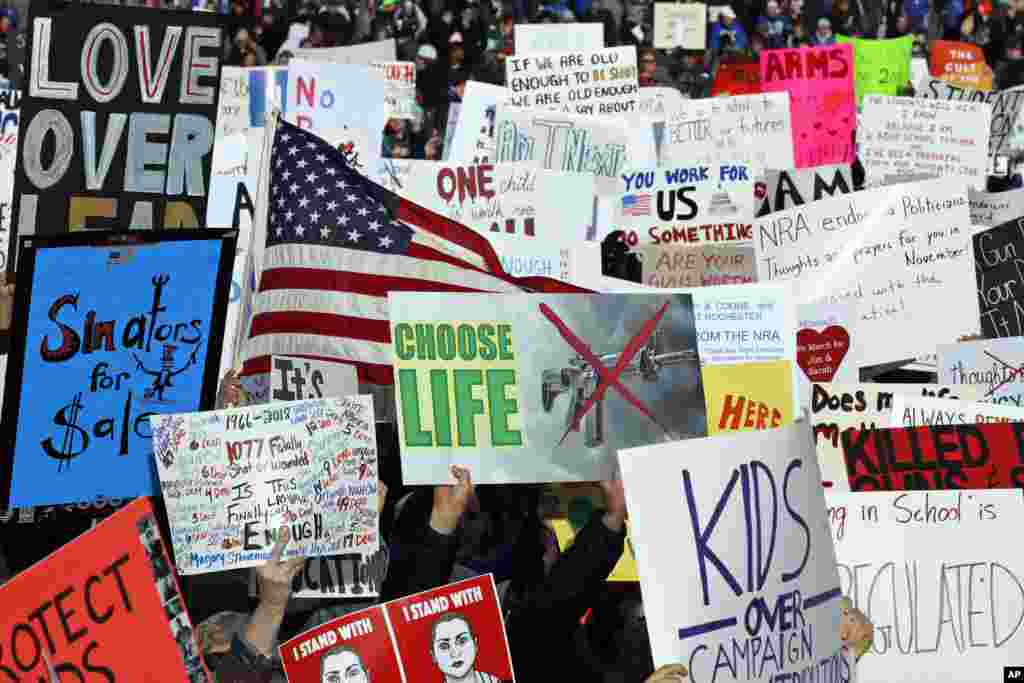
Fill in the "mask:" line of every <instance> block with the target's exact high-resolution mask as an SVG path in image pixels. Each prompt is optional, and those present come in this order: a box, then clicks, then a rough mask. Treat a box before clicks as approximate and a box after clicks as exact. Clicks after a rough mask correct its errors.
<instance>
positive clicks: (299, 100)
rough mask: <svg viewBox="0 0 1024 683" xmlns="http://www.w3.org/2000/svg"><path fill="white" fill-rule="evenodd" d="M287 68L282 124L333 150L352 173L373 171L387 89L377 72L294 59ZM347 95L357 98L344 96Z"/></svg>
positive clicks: (384, 118) (385, 116) (384, 120)
mask: <svg viewBox="0 0 1024 683" xmlns="http://www.w3.org/2000/svg"><path fill="white" fill-rule="evenodd" d="M318 49H333V48H318ZM288 70H289V78H288V100H289V104H290V106H289V113H288V115H287V116H286V120H287V121H288V122H289V123H294V124H295V125H297V126H299V127H300V128H305V129H307V130H311V131H312V132H314V133H316V135H317V136H319V137H321V138H323V139H324V140H326V141H327V142H329V143H330V144H331V145H332V146H334V147H337V148H338V150H340V151H341V152H342V153H343V154H344V155H345V161H346V162H347V163H348V164H349V165H350V166H351V167H352V168H354V169H355V170H356V171H358V172H360V173H362V174H364V175H368V174H369V173H370V172H371V170H370V169H375V168H377V160H378V159H379V158H380V150H381V145H382V144H383V142H384V124H385V123H387V119H388V104H387V102H386V94H387V88H386V86H385V83H384V79H382V78H381V77H380V74H379V73H378V72H377V70H376V69H374V68H373V67H370V66H362V65H359V64H333V63H332V64H323V63H316V62H301V61H294V60H293V61H292V62H290V64H289V66H288ZM350 92H358V93H359V97H346V96H345V93H350Z"/></svg>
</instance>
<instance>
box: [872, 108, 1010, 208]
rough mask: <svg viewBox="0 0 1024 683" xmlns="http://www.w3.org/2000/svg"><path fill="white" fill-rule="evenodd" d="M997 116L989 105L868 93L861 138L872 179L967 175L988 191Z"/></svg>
mask: <svg viewBox="0 0 1024 683" xmlns="http://www.w3.org/2000/svg"><path fill="white" fill-rule="evenodd" d="M991 117H992V105H991V104H988V103H986V102H965V101H948V100H939V99H923V98H921V97H887V96H883V95H868V96H867V97H865V98H864V112H863V115H862V116H861V118H860V128H859V129H858V138H857V139H858V141H859V143H860V159H861V163H863V165H864V172H865V173H866V174H867V181H868V182H869V183H870V184H892V183H895V182H901V181H903V179H905V178H909V177H919V178H920V177H922V176H931V177H943V176H961V177H964V178H966V179H967V180H968V182H969V183H970V185H971V186H972V187H974V188H976V189H984V188H985V185H986V182H987V178H988V134H989V129H990V124H991ZM936 150H942V154H936V153H935V151H936Z"/></svg>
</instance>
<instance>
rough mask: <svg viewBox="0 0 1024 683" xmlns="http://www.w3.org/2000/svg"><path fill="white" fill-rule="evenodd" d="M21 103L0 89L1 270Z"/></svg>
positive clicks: (15, 94) (17, 95)
mask: <svg viewBox="0 0 1024 683" xmlns="http://www.w3.org/2000/svg"><path fill="white" fill-rule="evenodd" d="M20 103H21V93H19V92H18V91H17V90H0V270H3V269H6V268H7V254H8V252H9V251H10V236H11V202H12V201H13V199H14V166H15V160H16V159H17V156H18V116H19V106H20ZM0 386H2V384H0ZM0 395H2V393H0Z"/></svg>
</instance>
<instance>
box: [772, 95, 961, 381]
mask: <svg viewBox="0 0 1024 683" xmlns="http://www.w3.org/2000/svg"><path fill="white" fill-rule="evenodd" d="M868 97H869V98H870V97H876V96H875V95H869V96H868ZM965 195H966V192H965V187H964V185H963V184H962V181H959V179H956V178H947V179H939V180H929V181H924V182H920V183H911V184H906V185H900V186H898V187H885V188H877V189H873V190H865V191H863V192H857V193H854V194H851V195H847V196H843V197H835V198H831V199H823V200H821V201H817V202H814V203H811V204H806V205H804V206H800V207H797V208H794V209H789V210H788V211H782V212H779V213H775V214H771V215H770V216H765V217H763V218H760V219H758V222H757V223H756V227H755V238H756V240H757V248H758V263H757V268H758V282H762V283H767V282H778V281H790V282H794V283H799V287H798V288H794V292H793V293H794V296H795V297H796V299H797V303H798V304H800V303H839V302H843V301H855V302H856V304H857V315H858V321H857V334H858V337H859V339H860V348H861V349H862V350H863V354H862V356H861V358H860V361H861V364H862V365H876V364H881V363H885V362H891V361H896V360H903V359H906V358H917V357H918V356H923V355H925V354H929V353H933V352H934V350H935V343H936V341H937V340H944V339H950V340H952V339H958V338H960V337H961V336H964V335H971V334H976V333H977V330H978V327H979V324H978V318H977V315H978V314H977V310H978V301H977V296H976V295H975V294H974V292H972V291H971V288H972V287H973V285H974V279H975V278H974V258H973V257H974V254H973V248H972V245H971V240H970V234H969V233H970V228H969V226H970V216H969V211H968V205H967V197H966V196H965ZM851 234H856V236H857V239H856V240H852V241H851V238H850V235H851ZM939 301H941V306H942V309H943V314H942V315H941V316H936V315H934V311H935V310H936V309H935V307H936V306H938V305H939Z"/></svg>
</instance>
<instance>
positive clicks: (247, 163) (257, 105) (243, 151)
mask: <svg viewBox="0 0 1024 683" xmlns="http://www.w3.org/2000/svg"><path fill="white" fill-rule="evenodd" d="M275 109H276V110H277V111H280V112H281V113H282V114H283V115H284V116H285V117H287V116H288V115H289V111H288V69H287V67H279V66H265V67H245V68H243V67H235V66H226V67H224V68H223V69H221V76H220V101H219V102H218V107H217V128H216V134H215V144H214V147H213V162H212V167H211V172H212V173H213V174H214V175H246V174H253V175H255V173H256V166H257V164H258V162H259V159H258V156H259V151H260V148H261V146H260V143H255V141H257V140H259V141H262V139H263V135H262V134H263V125H264V123H265V122H266V119H267V116H268V115H270V114H271V113H272V112H273V111H274V110H275ZM254 143H255V144H254ZM211 185H212V182H211ZM253 187H255V186H253ZM210 192H211V194H212V193H213V189H212V188H211V190H210ZM253 196H255V190H254V191H253ZM207 210H209V208H207Z"/></svg>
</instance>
